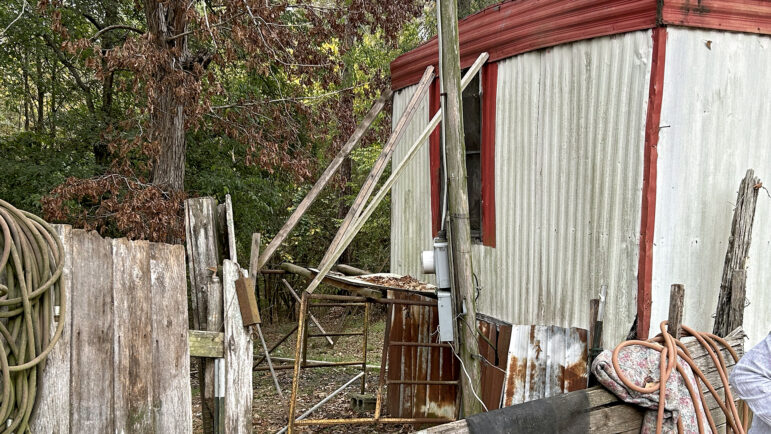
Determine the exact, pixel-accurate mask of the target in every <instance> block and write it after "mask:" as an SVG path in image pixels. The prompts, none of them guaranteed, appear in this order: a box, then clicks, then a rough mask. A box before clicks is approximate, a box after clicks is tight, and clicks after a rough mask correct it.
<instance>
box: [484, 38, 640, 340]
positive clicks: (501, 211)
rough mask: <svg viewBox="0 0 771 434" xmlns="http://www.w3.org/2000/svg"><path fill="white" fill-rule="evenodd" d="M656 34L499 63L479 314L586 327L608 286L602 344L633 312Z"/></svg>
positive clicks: (619, 334) (621, 331)
mask: <svg viewBox="0 0 771 434" xmlns="http://www.w3.org/2000/svg"><path fill="white" fill-rule="evenodd" d="M651 47H652V41H651V36H650V32H649V31H641V32H635V33H628V34H625V35H621V36H614V37H605V38H598V39H593V40H590V41H581V42H577V43H573V44H566V45H562V46H559V47H555V48H553V49H548V50H542V51H539V52H533V53H526V54H523V55H520V56H516V57H513V58H511V59H507V60H505V61H502V62H500V64H499V69H498V104H497V108H496V124H497V136H496V168H495V170H496V186H495V190H496V196H497V197H496V221H497V222H499V223H498V224H497V231H498V234H497V238H498V246H497V248H494V249H493V248H488V247H484V246H481V245H474V246H473V248H472V252H473V255H474V258H473V259H474V270H475V273H476V274H477V276H478V277H479V279H480V282H481V285H482V287H483V289H482V292H481V296H480V298H479V311H480V312H482V313H484V314H487V315H490V316H493V317H495V318H499V319H501V320H504V321H507V322H511V323H514V324H546V325H557V326H561V327H582V328H588V323H589V311H588V309H589V300H590V299H591V298H593V297H596V296H597V293H598V291H599V287H600V285H602V284H608V286H609V294H608V311H609V312H614V315H613V316H612V317H609V318H606V323H607V325H606V327H605V328H604V331H605V336H604V337H605V342H606V343H607V344H608V345H611V344H614V343H617V342H619V341H620V340H621V339H623V337H624V336H625V335H626V332H627V330H628V329H629V327H630V326H631V324H632V320H633V319H634V314H635V312H636V305H635V293H636V288H637V281H636V276H637V260H638V254H639V249H638V238H639V226H640V206H641V200H642V198H641V190H640V188H641V185H642V161H643V142H644V128H645V115H646V110H647V89H648V80H649V76H650V56H651Z"/></svg>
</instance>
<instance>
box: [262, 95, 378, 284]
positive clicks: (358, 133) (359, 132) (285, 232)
mask: <svg viewBox="0 0 771 434" xmlns="http://www.w3.org/2000/svg"><path fill="white" fill-rule="evenodd" d="M392 94H393V92H392V91H391V89H386V90H385V91H383V93H382V94H381V95H380V98H378V99H377V100H376V101H375V103H374V104H373V105H372V108H370V109H369V112H368V113H367V115H366V116H364V119H362V121H361V123H359V125H358V126H357V127H356V130H355V131H354V132H353V134H352V135H351V137H350V138H349V139H348V141H347V142H346V143H345V145H343V147H342V148H341V149H340V152H338V153H337V156H336V157H335V159H334V160H332V162H331V163H329V166H327V168H326V170H324V173H322V174H321V177H319V179H318V181H316V184H314V185H313V187H312V188H311V190H310V191H309V192H308V194H307V195H306V196H305V198H304V199H303V200H302V202H300V204H299V205H297V208H295V210H294V212H292V215H291V216H289V219H288V220H287V221H286V223H284V226H283V227H282V228H281V229H280V230H279V231H278V233H277V234H276V236H275V237H273V239H272V240H271V241H270V243H269V244H268V245H267V246H266V247H265V250H264V251H263V252H262V254H261V255H260V257H259V259H258V260H257V271H259V270H260V269H262V267H264V266H265V264H266V263H267V262H268V261H269V260H270V258H271V257H272V256H273V254H274V253H275V252H276V249H278V247H279V246H280V245H281V243H283V242H284V240H285V239H286V237H288V236H289V233H290V232H292V229H294V227H295V226H296V225H297V223H299V222H300V218H301V217H302V216H303V214H305V212H306V211H308V208H310V206H311V205H312V204H313V202H314V201H315V200H316V198H317V197H319V194H320V193H321V190H323V189H324V187H325V186H326V185H327V183H329V181H330V180H331V179H332V177H333V176H334V175H335V172H337V169H339V168H340V165H341V164H343V160H344V159H345V157H346V156H348V154H350V153H351V151H352V150H353V148H355V147H356V145H357V144H358V143H359V140H361V138H362V136H363V135H364V133H366V132H367V130H368V129H369V127H370V126H371V125H372V123H373V122H374V121H375V119H376V118H377V115H378V114H379V113H380V112H381V111H382V110H383V107H384V106H385V104H386V102H388V100H389V99H391V95H392Z"/></svg>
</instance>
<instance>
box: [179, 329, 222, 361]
mask: <svg viewBox="0 0 771 434" xmlns="http://www.w3.org/2000/svg"><path fill="white" fill-rule="evenodd" d="M224 341H225V334H224V333H221V332H220V333H218V332H207V331H201V330H188V331H187V342H188V345H189V346H190V357H209V358H218V357H223V354H224V350H223V348H224V345H223V342H224Z"/></svg>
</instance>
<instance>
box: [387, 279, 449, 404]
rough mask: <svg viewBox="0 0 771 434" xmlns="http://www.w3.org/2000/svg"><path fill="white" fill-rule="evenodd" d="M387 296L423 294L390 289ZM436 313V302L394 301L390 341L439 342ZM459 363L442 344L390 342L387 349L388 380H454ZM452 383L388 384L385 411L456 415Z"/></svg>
mask: <svg viewBox="0 0 771 434" xmlns="http://www.w3.org/2000/svg"><path fill="white" fill-rule="evenodd" d="M389 297H390V298H398V299H409V300H421V299H423V298H422V297H419V296H416V295H411V294H405V293H399V292H395V291H391V292H389ZM438 326H439V317H438V315H437V309H436V307H435V306H433V307H428V306H407V305H398V304H395V305H393V314H392V316H391V332H390V335H389V341H390V342H391V343H392V344H393V343H395V342H408V343H418V342H419V343H435V344H438V343H439V338H438V336H439V334H438V333H437V327H438ZM458 366H459V365H458V363H457V361H456V359H455V356H454V355H453V354H452V350H451V349H449V348H445V347H436V346H434V347H428V346H399V345H392V346H391V347H390V349H389V352H388V368H387V369H388V371H387V376H386V378H387V379H388V380H389V381H457V380H458V372H459V371H458ZM456 394H457V387H456V386H454V385H427V384H391V385H389V386H388V387H387V403H388V406H387V412H388V414H389V416H391V417H402V418H406V417H410V418H412V417H415V418H424V417H442V418H454V417H455V416H456V412H457V411H456V409H457V405H456Z"/></svg>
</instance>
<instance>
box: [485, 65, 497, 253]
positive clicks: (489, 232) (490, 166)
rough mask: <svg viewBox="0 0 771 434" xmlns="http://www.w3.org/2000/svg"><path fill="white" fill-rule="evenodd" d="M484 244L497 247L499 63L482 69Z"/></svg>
mask: <svg viewBox="0 0 771 434" xmlns="http://www.w3.org/2000/svg"><path fill="white" fill-rule="evenodd" d="M482 91H483V92H484V93H483V94H482V244H484V245H485V246H490V247H495V101H496V95H497V92H498V64H497V63H488V64H487V65H485V66H484V69H482Z"/></svg>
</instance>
